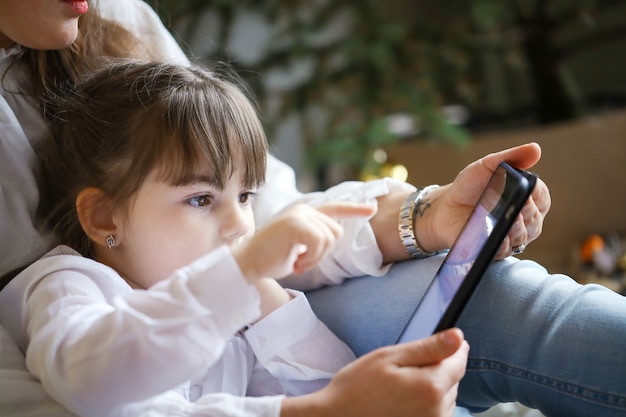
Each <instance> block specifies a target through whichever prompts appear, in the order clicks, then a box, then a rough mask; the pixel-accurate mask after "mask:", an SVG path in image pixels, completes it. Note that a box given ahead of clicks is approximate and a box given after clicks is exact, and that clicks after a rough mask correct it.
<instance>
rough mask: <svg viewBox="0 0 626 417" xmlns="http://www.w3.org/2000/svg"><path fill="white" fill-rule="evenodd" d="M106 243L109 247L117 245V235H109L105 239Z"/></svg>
mask: <svg viewBox="0 0 626 417" xmlns="http://www.w3.org/2000/svg"><path fill="white" fill-rule="evenodd" d="M105 242H106V245H107V247H108V248H109V249H111V248H113V247H114V246H115V243H116V242H115V237H114V236H113V235H108V236H107V238H106V239H105Z"/></svg>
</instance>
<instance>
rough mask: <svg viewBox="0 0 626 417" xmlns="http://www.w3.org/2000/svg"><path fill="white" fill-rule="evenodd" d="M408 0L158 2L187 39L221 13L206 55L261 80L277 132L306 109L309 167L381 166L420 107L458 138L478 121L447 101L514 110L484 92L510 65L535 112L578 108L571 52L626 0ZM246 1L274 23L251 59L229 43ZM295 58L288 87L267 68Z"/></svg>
mask: <svg viewBox="0 0 626 417" xmlns="http://www.w3.org/2000/svg"><path fill="white" fill-rule="evenodd" d="M407 1H408V3H407V5H408V6H407V7H410V8H412V10H414V13H415V15H419V16H421V17H420V18H417V19H398V18H397V16H396V18H392V17H389V16H387V17H382V15H383V14H384V13H382V11H383V7H386V6H387V5H386V4H383V2H381V1H372V0H363V1H352V0H328V1H296V0H268V1H255V0H239V1H234V0H214V1H206V0H188V1H183V0H152V3H153V5H154V6H155V7H156V9H157V11H158V12H159V13H161V15H162V16H163V17H164V20H165V21H166V22H170V24H171V25H172V26H173V27H176V28H177V31H178V32H180V33H182V34H183V38H184V39H191V38H193V37H194V35H195V34H197V33H198V31H201V30H202V29H203V28H202V27H201V26H202V25H200V22H201V21H202V20H201V16H203V15H205V14H206V13H209V14H211V15H212V16H213V17H216V18H215V19H214V21H217V22H219V25H218V26H219V28H218V30H215V31H214V33H215V36H214V38H212V39H211V41H212V42H213V44H214V45H216V46H217V48H216V49H215V50H214V51H213V52H212V53H211V54H210V55H209V56H205V57H202V58H204V59H206V60H207V61H209V62H211V61H213V60H215V59H221V60H227V61H229V62H230V63H231V66H232V67H234V68H235V69H236V70H237V71H238V72H239V73H240V74H242V76H243V77H244V78H245V79H246V80H247V81H248V82H249V83H250V85H252V86H253V89H254V91H255V93H256V95H257V96H258V97H259V102H260V103H261V105H262V111H263V115H264V117H265V119H266V121H267V123H268V128H269V130H270V137H271V136H272V135H271V131H272V128H273V127H274V126H275V125H276V123H278V122H279V121H280V120H282V119H284V118H285V117H287V116H289V115H293V114H298V115H300V116H301V120H302V131H303V133H302V134H303V140H304V144H305V147H306V149H307V151H308V153H307V155H308V158H309V163H310V166H311V168H312V169H319V167H320V166H322V167H323V166H326V165H329V164H331V165H337V164H339V165H343V166H345V167H348V168H349V170H350V171H351V172H352V174H351V175H352V176H355V175H357V173H359V172H362V171H363V170H367V171H370V172H373V171H376V170H377V169H378V168H379V166H377V164H378V163H377V162H376V161H375V160H373V158H372V157H371V155H372V152H373V150H375V149H377V148H379V147H384V146H389V145H391V144H393V143H395V141H397V140H400V139H401V136H399V135H397V134H396V133H394V132H393V131H392V130H390V129H389V126H388V124H387V120H388V119H387V118H388V116H389V115H392V114H397V113H402V114H408V115H412V116H413V117H414V118H415V120H416V121H417V125H418V128H419V137H420V138H422V139H424V140H445V141H452V142H454V143H464V142H466V141H467V140H468V139H469V137H470V134H469V130H468V129H466V128H462V127H459V126H457V125H455V124H453V123H450V122H449V120H448V119H447V117H446V116H445V115H444V113H443V112H442V111H441V109H442V106H444V105H447V104H451V103H461V104H463V105H465V106H467V107H468V108H469V109H470V110H471V111H472V113H474V114H480V113H481V112H491V113H496V115H497V116H498V118H499V120H507V119H511V118H512V117H513V116H514V114H515V111H516V109H515V106H517V105H518V103H515V102H513V103H511V101H510V100H509V101H507V102H505V103H501V102H498V100H491V102H489V100H490V99H489V97H485V90H486V89H485V88H484V84H485V83H486V82H489V81H493V80H490V78H497V77H498V76H499V75H500V74H501V73H502V72H509V73H513V76H511V77H508V78H509V81H508V82H509V83H515V82H516V80H518V79H520V78H522V79H526V80H527V81H528V85H529V86H531V88H532V89H533V93H532V94H530V95H531V99H530V100H531V102H532V110H531V111H530V112H529V114H530V116H529V117H531V118H532V119H533V120H535V121H536V122H541V123H550V122H554V121H560V120H567V119H570V118H574V117H578V116H579V115H581V114H583V113H584V111H585V106H584V100H583V97H581V96H580V94H579V92H578V90H577V88H576V84H575V80H573V78H572V77H571V75H570V74H569V73H568V72H567V67H566V61H567V58H568V57H569V56H571V54H575V53H576V52H577V51H579V50H580V48H584V47H587V46H589V45H591V44H593V43H594V42H603V41H607V35H609V36H611V38H608V39H612V38H616V37H617V36H622V35H624V33H623V32H624V31H625V29H626V25H621V26H619V25H618V26H617V27H609V28H605V27H599V26H597V25H595V19H594V17H595V16H596V15H597V13H598V12H599V11H606V10H609V12H610V10H611V9H612V8H615V7H618V6H619V4H620V1H621V0H620V1H618V0H552V1H549V2H548V1H545V0H472V1H470V0H449V1H445V2H442V1H439V0H421V1H419V2H414V1H412V0H407ZM395 3H402V0H397V1H395ZM405 6H406V5H405ZM241 10H246V11H248V12H252V13H255V14H256V15H257V16H260V18H261V19H262V20H263V21H264V22H265V24H266V26H267V27H268V28H270V33H269V35H268V36H267V38H266V42H265V44H264V45H263V47H262V52H263V53H262V56H261V58H260V59H258V60H256V61H255V62H252V63H251V62H246V63H245V64H242V63H241V61H240V59H239V58H238V57H236V56H231V54H230V53H229V51H228V50H227V49H226V48H225V45H226V44H227V41H228V39H229V36H231V30H232V27H233V24H234V22H236V20H237V18H238V16H239V15H240V12H241ZM576 25H579V26H581V27H582V30H579V32H580V35H579V36H578V37H574V38H572V39H570V41H569V42H563V41H562V40H559V42H557V39H559V34H560V31H561V30H562V29H563V28H566V27H567V28H571V27H572V26H576ZM298 65H299V66H300V67H301V68H302V67H304V68H305V69H306V71H305V73H306V75H305V76H304V77H301V78H300V79H299V80H297V82H294V83H292V85H290V87H289V88H284V89H272V88H271V87H268V84H267V83H265V82H264V81H263V79H262V77H260V76H258V74H267V73H270V72H272V71H277V70H289V69H292V68H294V67H296V66H298ZM494 68H495V70H494ZM287 72H289V71H287ZM251 74H253V76H251ZM503 89H505V90H506V89H508V90H507V91H510V90H511V86H508V85H505V86H504V87H503ZM505 95H506V93H505ZM320 114H321V116H320Z"/></svg>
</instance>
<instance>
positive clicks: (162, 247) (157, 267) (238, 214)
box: [103, 170, 254, 288]
mask: <svg viewBox="0 0 626 417" xmlns="http://www.w3.org/2000/svg"><path fill="white" fill-rule="evenodd" d="M241 184H242V177H241V170H237V171H235V172H234V173H233V175H232V177H231V178H230V179H229V180H228V181H227V183H226V184H225V188H224V189H223V190H219V189H217V188H216V187H215V186H214V185H212V184H211V183H209V182H208V179H206V178H205V177H203V176H198V177H197V179H196V180H195V181H194V182H193V183H191V184H189V185H185V186H172V185H169V184H167V183H164V182H162V181H160V180H159V181H157V180H156V174H155V173H152V174H151V175H150V176H148V178H147V179H146V180H145V181H144V183H143V185H142V186H141V188H140V189H139V191H138V192H137V195H136V199H135V200H134V202H133V203H132V206H131V207H130V210H129V213H128V217H127V218H126V219H125V220H121V221H118V222H117V225H118V228H119V229H118V235H117V236H116V239H118V242H119V245H118V246H116V247H114V248H113V249H111V250H108V249H106V248H104V251H103V252H104V256H106V257H107V258H109V259H108V261H109V262H107V261H105V263H108V264H109V265H110V266H112V267H113V268H114V269H116V270H117V271H118V272H119V273H120V274H121V275H122V276H123V277H124V278H125V279H126V280H127V281H128V282H129V283H130V284H131V286H135V287H139V288H148V287H150V286H152V285H153V284H155V283H156V282H158V281H161V280H163V279H165V278H167V277H169V276H170V275H171V274H172V273H173V272H174V271H175V270H176V269H178V268H180V267H182V266H185V265H187V264H189V263H191V262H192V261H194V260H195V259H197V258H199V257H201V256H203V255H205V254H207V253H208V252H210V251H212V250H214V249H216V248H218V247H219V246H221V245H230V244H233V243H236V242H237V241H239V240H240V239H242V238H245V237H249V236H251V235H252V234H253V233H254V217H253V214H252V207H251V199H252V198H253V196H254V191H253V190H249V189H245V188H243V187H242V186H241ZM120 224H122V226H121V228H120V226H119V225H120Z"/></svg>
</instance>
